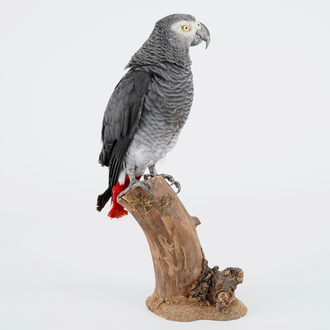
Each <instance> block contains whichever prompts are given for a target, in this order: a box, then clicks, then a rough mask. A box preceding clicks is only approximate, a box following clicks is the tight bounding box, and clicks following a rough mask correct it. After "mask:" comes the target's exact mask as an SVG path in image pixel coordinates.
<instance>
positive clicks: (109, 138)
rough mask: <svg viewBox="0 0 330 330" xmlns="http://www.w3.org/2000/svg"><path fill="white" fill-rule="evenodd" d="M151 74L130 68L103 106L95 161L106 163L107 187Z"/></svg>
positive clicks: (113, 181)
mask: <svg viewBox="0 0 330 330" xmlns="http://www.w3.org/2000/svg"><path fill="white" fill-rule="evenodd" d="M151 80H152V76H151V74H150V73H148V72H146V71H143V70H138V69H132V70H130V71H129V72H127V74H126V75H125V76H124V77H123V78H122V79H121V81H120V82H119V83H118V85H117V86H116V87H115V90H114V92H113V94H112V95H111V97H110V100H109V103H108V105H107V107H106V110H105V113H104V118H103V125H102V142H103V147H102V150H101V153H100V157H99V162H100V164H101V165H103V166H108V167H109V188H110V189H112V187H113V186H114V185H115V184H116V182H117V180H118V176H119V173H120V170H121V169H122V164H123V160H124V157H125V154H126V151H127V149H128V147H129V145H130V143H131V141H132V137H133V134H134V131H135V129H136V127H137V126H138V123H139V121H140V118H141V114H142V110H143V105H144V99H145V96H146V94H147V92H148V88H149V84H150V83H151Z"/></svg>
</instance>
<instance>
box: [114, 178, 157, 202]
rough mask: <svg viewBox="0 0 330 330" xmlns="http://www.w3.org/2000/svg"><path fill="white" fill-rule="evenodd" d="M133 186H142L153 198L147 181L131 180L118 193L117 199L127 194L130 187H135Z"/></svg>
mask: <svg viewBox="0 0 330 330" xmlns="http://www.w3.org/2000/svg"><path fill="white" fill-rule="evenodd" d="M135 187H140V188H142V189H143V190H144V191H145V192H146V193H147V194H148V195H149V196H150V197H151V198H154V195H153V194H152V192H151V191H150V186H149V184H148V183H147V182H145V181H137V180H136V181H135V182H132V183H131V184H130V185H129V186H128V187H127V188H126V189H125V190H123V191H122V192H121V193H120V194H118V196H117V201H119V199H120V198H121V197H122V196H123V195H125V194H127V193H128V192H129V191H130V190H131V189H133V188H135Z"/></svg>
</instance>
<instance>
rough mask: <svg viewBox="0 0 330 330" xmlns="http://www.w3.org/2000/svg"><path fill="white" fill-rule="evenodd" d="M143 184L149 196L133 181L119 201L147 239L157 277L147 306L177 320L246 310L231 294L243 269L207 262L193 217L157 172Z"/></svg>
mask: <svg viewBox="0 0 330 330" xmlns="http://www.w3.org/2000/svg"><path fill="white" fill-rule="evenodd" d="M148 184H149V186H150V191H151V193H152V194H153V198H151V197H150V195H149V194H148V193H146V192H145V191H144V190H143V189H142V188H140V187H136V188H134V189H132V190H130V191H129V192H128V193H127V194H126V195H124V196H123V197H122V198H121V199H120V200H119V203H120V204H122V205H123V206H124V207H125V208H126V209H127V210H128V211H129V212H130V213H131V214H132V215H133V217H134V218H135V219H136V221H137V222H138V223H139V225H140V226H141V228H142V230H143V231H144V233H145V236H146V238H147V240H148V243H149V247H150V251H151V255H152V260H153V264H154V270H155V279H156V281H155V282H156V283H155V291H154V293H153V295H152V296H151V297H149V298H148V300H147V306H148V307H149V309H150V310H152V311H153V312H154V313H156V314H157V315H160V316H162V317H164V318H167V319H171V320H176V321H192V320H196V319H218V320H227V319H235V318H238V317H241V316H243V315H245V314H246V312H247V309H246V307H245V306H244V305H243V304H242V303H241V302H240V301H239V300H238V299H236V300H235V294H234V291H235V289H236V286H237V285H238V284H239V283H241V282H242V281H243V271H242V270H241V269H239V268H227V269H225V270H224V271H222V272H219V271H218V267H217V266H215V267H213V268H212V269H211V268H210V267H208V264H207V261H206V259H205V258H204V254H203V251H202V248H201V244H200V242H199V239H198V235H197V232H196V226H197V225H199V224H200V221H199V220H198V218H196V217H192V216H190V215H189V213H188V212H187V210H186V209H185V207H184V205H183V204H182V203H181V201H180V199H179V198H178V196H177V195H176V194H175V193H174V191H173V190H172V188H171V187H170V186H169V185H168V184H167V182H166V181H165V180H164V179H163V178H162V177H161V176H157V177H154V178H151V179H149V180H148ZM234 301H235V303H233V302H234ZM232 303H233V304H232ZM183 310H184V312H183ZM183 315H184V316H183Z"/></svg>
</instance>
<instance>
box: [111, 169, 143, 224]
mask: <svg viewBox="0 0 330 330" xmlns="http://www.w3.org/2000/svg"><path fill="white" fill-rule="evenodd" d="M141 177H142V175H141V176H139V177H137V178H136V179H137V180H140V179H141ZM129 182H130V180H129V176H128V175H127V174H126V177H125V182H124V184H120V183H119V181H117V183H116V185H115V186H114V187H113V188H112V204H111V209H110V211H109V213H108V217H110V218H111V219H114V218H116V219H120V218H122V217H124V216H125V215H127V214H128V212H127V211H126V210H125V209H124V207H123V206H122V205H120V204H119V203H118V202H117V196H118V195H119V194H120V193H121V192H122V191H123V190H125V189H126V188H127V187H128V186H129Z"/></svg>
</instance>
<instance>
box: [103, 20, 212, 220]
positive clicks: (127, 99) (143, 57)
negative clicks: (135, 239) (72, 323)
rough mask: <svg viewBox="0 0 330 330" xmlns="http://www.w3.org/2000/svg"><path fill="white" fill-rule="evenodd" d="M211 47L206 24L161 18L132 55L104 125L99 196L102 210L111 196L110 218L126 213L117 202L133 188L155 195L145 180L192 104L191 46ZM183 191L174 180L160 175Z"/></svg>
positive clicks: (173, 141)
mask: <svg viewBox="0 0 330 330" xmlns="http://www.w3.org/2000/svg"><path fill="white" fill-rule="evenodd" d="M202 41H205V43H206V48H207V47H208V45H209V43H210V33H209V31H208V29H207V28H206V26H205V25H204V24H202V23H201V22H199V21H197V20H196V19H195V18H194V17H193V16H191V15H185V14H174V15H169V16H166V17H164V18H162V19H161V20H159V21H158V22H157V23H156V25H155V28H154V30H153V31H152V33H151V35H150V36H149V38H148V40H147V41H146V42H145V43H144V44H143V45H142V47H141V48H140V49H139V50H138V51H137V52H136V53H135V54H134V55H133V57H132V58H131V60H130V61H129V63H128V65H127V66H126V68H128V69H129V70H128V72H127V73H126V74H125V75H124V77H123V78H122V79H121V80H120V81H119V83H118V85H117V86H116V87H115V90H114V92H113V94H112V95H111V97H110V100H109V102H108V105H107V107H106V110H105V113H104V118H103V123H102V133H101V135H102V142H103V145H102V150H101V153H100V156H99V163H100V164H101V165H102V166H107V167H108V168H109V186H108V189H107V190H106V191H105V192H104V193H103V194H102V195H99V196H98V199H97V210H98V211H101V210H102V209H103V207H104V206H105V204H106V203H107V202H108V200H109V199H110V198H111V197H112V206H111V210H110V212H109V214H108V216H109V217H110V218H120V217H122V216H124V215H126V214H127V211H126V210H125V209H124V208H123V206H121V205H120V204H119V203H117V199H119V198H120V197H121V196H122V195H124V194H125V193H127V192H128V191H129V190H130V189H132V188H133V187H135V186H140V187H142V188H143V189H144V190H145V191H146V192H148V193H149V194H150V195H151V197H152V194H151V192H150V190H149V186H148V184H147V182H146V181H139V180H140V178H141V177H142V175H143V173H144V172H145V170H146V169H147V168H148V169H149V173H150V174H147V175H145V176H144V179H145V180H147V179H148V178H150V177H153V176H156V175H158V174H157V172H156V169H155V164H156V163H157V162H158V161H159V160H160V159H162V158H164V157H165V155H166V154H167V153H168V152H169V151H170V150H172V149H173V147H174V146H175V144H176V142H177V140H178V137H179V134H180V132H181V129H182V127H183V126H184V124H185V122H186V120H187V118H188V115H189V112H190V108H191V105H192V101H193V96H194V90H193V76H192V73H191V69H190V67H191V60H190V56H189V48H190V46H196V45H198V44H200V43H201V42H202ZM161 175H162V176H163V177H164V178H166V179H167V180H168V181H169V182H170V183H171V184H174V185H175V186H176V187H177V188H178V191H180V184H179V183H178V182H177V181H175V180H174V179H173V177H172V176H170V175H166V174H161Z"/></svg>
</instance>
